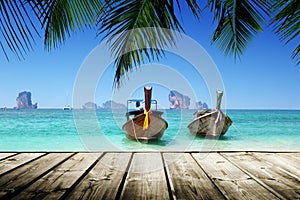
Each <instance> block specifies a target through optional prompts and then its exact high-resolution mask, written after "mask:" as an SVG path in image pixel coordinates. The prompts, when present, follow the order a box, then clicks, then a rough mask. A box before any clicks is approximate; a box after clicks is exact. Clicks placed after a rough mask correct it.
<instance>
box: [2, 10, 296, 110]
mask: <svg viewBox="0 0 300 200" xmlns="http://www.w3.org/2000/svg"><path fill="white" fill-rule="evenodd" d="M182 15H183V16H182V20H183V27H184V29H185V34H186V35H188V36H189V37H191V38H193V39H194V40H196V41H197V42H198V43H199V44H200V45H202V46H203V48H204V49H205V50H206V51H207V53H208V54H209V55H210V57H211V58H212V59H213V61H214V62H215V64H216V66H217V68H218V70H219V71H220V74H221V77H222V79H223V82H224V86H225V92H226V97H227V99H226V107H227V108H237V109H238V108H246V109H300V94H299V86H298V85H299V80H300V68H299V66H296V65H295V61H294V60H292V59H291V58H290V56H291V52H292V50H293V49H294V48H295V46H296V44H297V43H298V42H299V41H297V40H294V41H293V42H292V43H290V44H288V45H284V43H283V42H280V41H279V39H278V36H276V35H275V34H274V33H273V32H272V31H271V27H267V28H265V31H264V32H261V33H259V34H258V35H257V36H256V37H255V38H254V40H253V41H252V42H250V44H249V46H248V49H247V50H246V52H245V53H244V55H243V56H242V57H241V60H237V62H236V63H235V62H234V59H233V57H232V56H225V55H224V54H223V53H222V52H221V51H219V49H218V48H217V47H216V46H215V45H211V40H210V38H211V35H212V31H213V26H212V21H211V16H210V15H209V14H205V13H204V14H203V15H202V16H201V19H200V21H197V20H195V19H194V18H193V17H192V16H191V15H190V14H189V13H188V12H187V11H186V10H185V9H183V13H182ZM100 42H101V37H96V31H95V30H86V31H84V32H77V33H76V34H74V35H73V36H72V37H71V38H69V39H68V40H67V41H66V42H65V43H64V44H63V45H62V46H61V47H60V48H58V49H53V50H52V51H51V52H47V51H46V50H44V48H43V41H42V39H41V38H37V39H36V43H37V44H36V45H35V46H34V51H32V52H29V53H28V55H27V56H26V58H25V60H22V61H19V60H17V59H14V58H12V59H11V60H10V61H9V62H7V61H5V60H3V57H2V61H1V64H0V65H1V73H0V89H1V96H0V107H4V106H6V107H14V106H15V99H16V97H17V95H18V93H19V92H22V91H24V90H26V91H30V92H32V101H33V103H35V102H38V106H39V108H61V107H63V106H64V105H65V104H71V103H72V92H73V86H74V82H75V79H76V75H77V73H78V71H79V69H80V66H81V64H82V63H83V62H84V60H85V58H86V57H87V56H88V55H89V53H90V52H91V51H92V50H93V49H94V48H95V47H96V46H97V45H98V44H99V43H100ZM157 63H158V64H163V65H166V66H168V67H170V68H171V69H174V70H176V71H177V72H178V73H181V74H183V75H184V77H185V78H186V79H187V81H191V83H190V84H191V85H192V87H193V89H194V90H197V92H196V93H197V98H198V99H199V100H202V101H207V102H208V104H209V105H210V106H212V105H213V103H212V102H210V99H209V97H208V93H207V88H206V85H205V83H204V82H203V80H202V77H199V76H195V75H194V73H193V70H191V68H190V67H189V66H188V63H186V62H185V61H184V60H182V59H180V58H174V55H171V54H167V57H166V58H164V59H162V60H161V61H160V62H157ZM113 75H114V71H113V68H112V67H109V68H108V69H107V71H106V73H105V74H104V76H103V78H102V79H101V81H100V83H99V84H100V85H99V86H98V87H99V88H102V89H101V90H99V91H97V93H96V98H95V102H96V103H97V104H98V105H102V103H104V101H106V100H109V99H111V97H112V93H113V88H112V83H113ZM158 76H159V74H158ZM166 78H169V77H166ZM131 80H134V77H133V76H130V75H129V80H127V81H131ZM197 81H199V82H198V85H197V84H196V83H195V82H197ZM157 84H158V85H159V83H157ZM103 88H104V89H103ZM168 89H176V88H163V87H161V88H160V89H157V90H156V92H155V91H154V97H155V98H156V99H161V104H162V105H163V106H164V107H167V106H168V101H167V98H168ZM141 91H142V89H141V87H140V89H139V90H138V91H130V92H131V93H133V95H135V97H137V98H140V97H141V96H142V95H141ZM180 92H181V93H183V94H184V93H185V92H184V91H180ZM121 103H125V100H124V99H123V102H121ZM192 107H193V106H192Z"/></svg>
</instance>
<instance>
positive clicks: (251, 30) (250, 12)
mask: <svg viewBox="0 0 300 200" xmlns="http://www.w3.org/2000/svg"><path fill="white" fill-rule="evenodd" d="M208 6H209V8H210V11H211V12H212V13H213V14H214V21H216V22H217V28H216V29H215V31H214V33H213V38H212V41H213V43H216V44H217V45H218V47H219V48H220V49H221V50H222V51H223V52H224V53H225V54H226V55H228V54H233V55H234V59H235V60H236V58H237V57H240V55H242V54H243V52H244V51H245V50H246V47H247V45H248V43H249V41H251V40H252V38H253V37H254V36H255V35H256V34H257V33H258V32H260V31H262V25H263V24H264V19H265V18H264V15H263V13H265V14H269V13H268V8H269V6H270V5H269V4H267V3H264V2H263V1H250V0H222V1H217V0H208Z"/></svg>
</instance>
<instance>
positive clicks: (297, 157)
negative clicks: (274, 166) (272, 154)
mask: <svg viewBox="0 0 300 200" xmlns="http://www.w3.org/2000/svg"><path fill="white" fill-rule="evenodd" d="M277 154H278V155H280V156H284V157H289V158H291V159H293V160H295V162H299V161H300V153H277Z"/></svg>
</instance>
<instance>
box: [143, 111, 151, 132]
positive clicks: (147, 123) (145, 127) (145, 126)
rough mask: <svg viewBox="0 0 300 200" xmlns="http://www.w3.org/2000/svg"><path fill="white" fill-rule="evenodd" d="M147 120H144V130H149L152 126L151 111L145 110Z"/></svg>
mask: <svg viewBox="0 0 300 200" xmlns="http://www.w3.org/2000/svg"><path fill="white" fill-rule="evenodd" d="M144 114H145V119H144V124H143V130H147V129H148V127H149V124H150V110H148V111H147V110H145V111H144Z"/></svg>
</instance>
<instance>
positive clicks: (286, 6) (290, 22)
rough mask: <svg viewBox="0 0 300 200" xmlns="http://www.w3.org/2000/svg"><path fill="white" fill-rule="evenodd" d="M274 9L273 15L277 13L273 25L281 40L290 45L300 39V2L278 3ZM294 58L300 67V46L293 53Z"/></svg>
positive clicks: (294, 0) (292, 0)
mask: <svg viewBox="0 0 300 200" xmlns="http://www.w3.org/2000/svg"><path fill="white" fill-rule="evenodd" d="M273 7H274V9H273V13H275V16H274V18H273V20H272V22H271V25H273V26H274V31H275V33H276V34H277V35H279V37H280V39H281V40H282V41H285V43H286V44H288V43H290V42H291V41H293V40H296V39H297V38H299V34H300V31H299V29H300V1H299V0H289V1H287V0H284V1H276V2H275V4H274V6H273ZM292 58H293V59H296V62H297V65H299V63H300V59H299V44H298V46H297V47H296V49H295V50H294V51H293V53H292Z"/></svg>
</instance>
